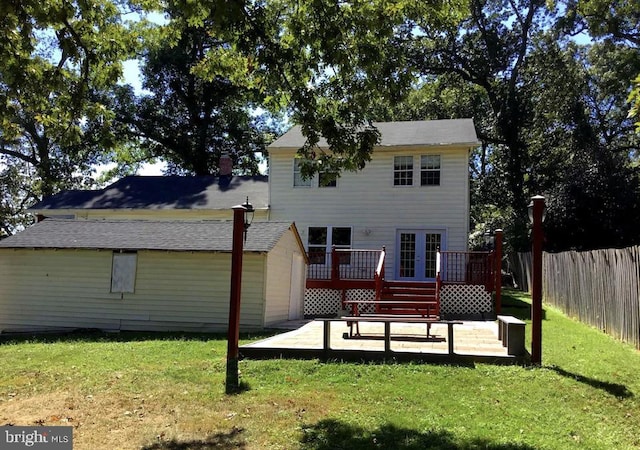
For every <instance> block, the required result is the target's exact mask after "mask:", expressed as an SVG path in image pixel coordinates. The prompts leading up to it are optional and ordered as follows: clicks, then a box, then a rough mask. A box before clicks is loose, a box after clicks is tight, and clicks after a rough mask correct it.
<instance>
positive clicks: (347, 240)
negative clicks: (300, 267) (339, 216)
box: [307, 227, 351, 264]
mask: <svg viewBox="0 0 640 450" xmlns="http://www.w3.org/2000/svg"><path fill="white" fill-rule="evenodd" d="M307 239H308V240H307V249H308V253H309V261H310V263H311V264H327V263H328V261H329V258H330V253H331V248H332V247H333V246H335V247H336V249H341V248H342V249H349V248H351V227H309V233H308V234H307ZM349 259H350V258H349V255H348V254H347V255H344V257H343V258H341V259H340V264H349V262H350V261H349Z"/></svg>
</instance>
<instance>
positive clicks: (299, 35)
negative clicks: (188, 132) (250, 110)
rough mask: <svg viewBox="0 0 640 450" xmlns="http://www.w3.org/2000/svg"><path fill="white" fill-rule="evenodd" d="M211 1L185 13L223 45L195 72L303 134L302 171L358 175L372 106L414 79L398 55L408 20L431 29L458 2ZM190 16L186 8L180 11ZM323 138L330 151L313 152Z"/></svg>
mask: <svg viewBox="0 0 640 450" xmlns="http://www.w3.org/2000/svg"><path fill="white" fill-rule="evenodd" d="M224 6H225V9H224V18H221V15H220V11H221V10H222V6H221V5H219V4H218V2H213V5H211V7H210V12H205V11H201V10H196V11H193V10H190V15H189V20H190V21H192V22H197V23H202V22H204V20H205V19H206V17H209V16H213V17H214V18H216V19H218V20H214V21H213V22H212V23H213V24H214V25H213V26H214V31H213V33H214V34H216V35H224V36H225V42H227V43H228V45H227V46H222V47H216V48H215V49H210V50H209V51H208V52H207V54H206V57H205V58H204V60H203V61H202V63H201V64H200V65H199V66H198V67H197V68H196V72H197V73H199V74H201V75H202V76H205V77H207V78H208V79H209V80H213V79H215V77H218V76H221V77H223V78H225V79H229V80H231V81H232V82H233V83H234V84H237V85H244V86H247V87H249V88H251V89H254V90H256V91H257V92H259V93H260V94H261V95H262V96H263V99H264V105H265V107H267V108H269V109H271V110H283V109H284V110H286V111H287V114H288V116H289V117H290V119H291V120H292V121H293V122H295V123H299V124H300V125H301V126H302V131H303V133H304V135H305V136H306V137H307V143H306V144H305V146H304V147H303V148H302V149H300V151H299V156H300V157H301V158H302V161H303V164H302V172H303V174H304V175H311V174H312V173H313V172H316V171H318V170H320V168H322V170H325V171H330V172H336V173H337V172H340V171H342V170H360V169H362V168H363V167H364V165H365V163H366V162H367V161H368V160H369V158H370V153H371V150H372V148H373V145H374V144H375V143H376V142H377V140H378V139H379V135H378V133H377V131H376V130H375V129H374V128H373V127H372V126H371V120H372V118H373V116H374V115H375V113H376V111H375V108H376V105H380V104H381V103H382V101H386V102H394V101H397V100H398V99H400V98H401V97H402V96H403V95H404V93H406V91H407V89H408V88H409V87H410V86H411V84H412V82H413V81H414V77H413V73H412V69H411V67H410V66H408V65H407V64H405V62H406V55H405V52H403V51H400V50H401V48H402V45H403V42H404V40H405V39H406V37H407V35H408V34H410V32H411V31H410V27H408V26H407V23H406V21H407V17H411V18H414V19H415V20H421V21H425V22H429V23H433V24H435V23H445V22H447V23H448V22H450V21H454V22H455V21H457V20H458V11H459V10H460V9H461V3H460V4H457V3H455V2H449V3H447V4H446V5H445V4H444V3H442V2H440V1H437V0H435V1H428V2H425V1H418V0H402V1H398V2H393V3H390V2H386V1H382V0H370V1H364V2H336V1H333V0H303V1H297V2H290V1H284V0H281V1H271V2H260V1H255V2H244V3H238V4H234V5H233V6H231V7H230V6H229V5H228V4H227V3H224ZM187 9H188V8H187ZM321 136H323V137H325V138H326V139H327V142H328V145H329V147H330V151H328V152H327V151H324V150H323V149H321V148H319V147H318V145H317V144H318V142H319V139H320V137H321Z"/></svg>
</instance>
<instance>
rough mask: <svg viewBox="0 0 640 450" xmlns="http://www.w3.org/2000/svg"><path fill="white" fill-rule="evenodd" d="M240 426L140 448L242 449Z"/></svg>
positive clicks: (169, 449) (166, 449) (161, 449)
mask: <svg viewBox="0 0 640 450" xmlns="http://www.w3.org/2000/svg"><path fill="white" fill-rule="evenodd" d="M243 431H244V430H243V429H242V428H234V429H233V430H231V431H230V432H229V433H217V434H214V435H212V436H208V437H206V438H205V439H202V440H200V439H198V440H191V441H178V440H175V439H174V440H171V441H162V442H156V443H155V444H151V445H147V446H144V447H142V448H141V449H140V450H209V449H232V448H236V449H238V448H239V449H242V448H246V447H247V444H246V442H245V440H244V438H243V437H242V432H243Z"/></svg>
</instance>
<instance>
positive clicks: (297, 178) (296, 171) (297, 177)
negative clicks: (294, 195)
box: [293, 158, 311, 187]
mask: <svg viewBox="0 0 640 450" xmlns="http://www.w3.org/2000/svg"><path fill="white" fill-rule="evenodd" d="M300 164H301V160H300V159H299V158H295V159H294V160H293V187H311V178H306V179H305V178H303V177H302V173H301V171H300Z"/></svg>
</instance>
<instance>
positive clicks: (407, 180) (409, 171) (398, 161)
mask: <svg viewBox="0 0 640 450" xmlns="http://www.w3.org/2000/svg"><path fill="white" fill-rule="evenodd" d="M393 185H394V186H413V156H395V157H394V158H393Z"/></svg>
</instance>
